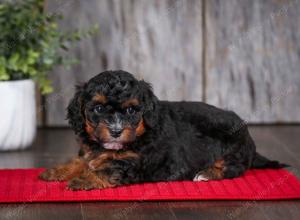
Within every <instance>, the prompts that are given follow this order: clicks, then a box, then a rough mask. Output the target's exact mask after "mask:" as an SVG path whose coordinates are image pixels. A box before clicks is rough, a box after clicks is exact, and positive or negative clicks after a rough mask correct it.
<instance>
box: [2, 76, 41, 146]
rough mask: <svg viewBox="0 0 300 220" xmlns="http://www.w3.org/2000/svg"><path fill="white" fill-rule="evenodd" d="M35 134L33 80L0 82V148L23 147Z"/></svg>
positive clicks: (28, 143)
mask: <svg viewBox="0 0 300 220" xmlns="http://www.w3.org/2000/svg"><path fill="white" fill-rule="evenodd" d="M35 134H36V105H35V85H34V82H33V81H32V80H30V79H28V80H16V81H4V82H0V150H2V151H3V150H17V149H25V148H26V147H29V146H30V145H31V144H32V141H33V139H34V137H35Z"/></svg>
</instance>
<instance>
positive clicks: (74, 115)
mask: <svg viewBox="0 0 300 220" xmlns="http://www.w3.org/2000/svg"><path fill="white" fill-rule="evenodd" d="M84 86H85V85H80V86H76V89H75V95H74V97H73V98H72V99H71V101H70V103H69V105H68V107H67V119H68V120H69V124H70V125H71V127H72V129H73V130H74V131H75V134H82V133H83V132H84V131H85V115H84V110H83V97H82V95H83V90H84Z"/></svg>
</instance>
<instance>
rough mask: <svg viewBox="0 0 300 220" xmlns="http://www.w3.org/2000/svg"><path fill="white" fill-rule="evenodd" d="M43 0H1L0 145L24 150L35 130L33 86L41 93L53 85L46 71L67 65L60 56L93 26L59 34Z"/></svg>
mask: <svg viewBox="0 0 300 220" xmlns="http://www.w3.org/2000/svg"><path fill="white" fill-rule="evenodd" d="M43 8H44V0H26V1H4V2H2V3H0V30H1V31H0V103H1V108H0V115H1V120H0V150H12V149H23V148H26V147H28V146H30V145H31V143H32V141H33V139H34V137H35V133H36V105H35V85H37V86H38V88H39V89H40V91H41V93H42V94H47V93H51V92H52V90H53V88H52V86H51V81H50V80H49V79H48V73H49V71H51V70H52V69H53V67H54V66H55V65H58V64H64V65H71V64H73V63H75V62H74V59H71V58H68V57H66V56H62V55H61V50H67V49H68V48H69V47H70V46H71V45H72V43H74V42H76V41H78V40H80V39H81V38H82V37H85V36H88V35H90V34H92V33H94V32H95V31H96V29H97V28H96V27H93V28H90V29H89V30H87V31H79V30H76V31H73V32H68V33H62V32H61V31H59V30H58V25H57V21H58V20H59V19H62V16H61V15H57V14H45V13H44V10H43Z"/></svg>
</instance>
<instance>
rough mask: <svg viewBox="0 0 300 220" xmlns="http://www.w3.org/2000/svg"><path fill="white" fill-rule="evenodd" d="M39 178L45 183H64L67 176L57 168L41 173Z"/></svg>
mask: <svg viewBox="0 0 300 220" xmlns="http://www.w3.org/2000/svg"><path fill="white" fill-rule="evenodd" d="M39 178H40V179H41V180H45V181H64V180H65V175H63V173H62V172H60V171H59V170H58V169H56V168H51V169H47V170H45V171H43V172H42V173H40V175H39Z"/></svg>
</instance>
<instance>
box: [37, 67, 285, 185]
mask: <svg viewBox="0 0 300 220" xmlns="http://www.w3.org/2000/svg"><path fill="white" fill-rule="evenodd" d="M67 116H68V119H69V123H70V125H71V126H72V128H73V129H74V131H75V133H76V134H77V135H78V137H79V140H80V144H81V149H80V151H79V156H78V157H77V158H74V159H73V160H71V161H70V162H69V163H66V164H64V165H60V166H57V167H55V168H52V169H48V170H46V171H45V172H43V173H42V174H41V175H40V178H42V179H44V180H48V181H57V180H58V181H65V180H67V181H69V182H68V187H69V188H70V189H73V190H80V189H86V190H88V189H95V188H106V187H114V186H119V185H124V184H131V183H141V182H157V181H173V180H194V181H207V180H219V179H223V178H234V177H237V176H240V175H242V174H243V173H244V172H245V171H246V170H247V169H250V168H281V167H283V166H285V165H284V164H280V163H278V162H276V161H270V160H268V159H266V158H264V157H262V156H260V155H259V154H258V153H256V149H255V144H254V142H253V140H252V138H251V137H250V135H249V133H248V129H247V126H246V124H245V123H244V122H243V121H242V120H241V119H240V118H239V117H238V116H237V115H236V114H235V113H233V112H230V111H225V110H221V109H218V108H216V107H213V106H210V105H207V104H205V103H201V102H167V101H159V100H158V99H157V97H156V96H155V95H154V94H153V92H152V89H151V86H150V85H149V84H148V83H146V82H144V81H138V80H137V79H135V78H134V77H133V76H132V75H131V74H130V73H128V72H125V71H106V72H103V73H100V74H99V75H97V76H95V77H94V78H92V79H90V80H89V81H88V82H87V83H85V84H84V85H82V86H79V87H77V91H76V94H75V96H74V98H73V99H72V100H71V102H70V104H69V106H68V115H67Z"/></svg>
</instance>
